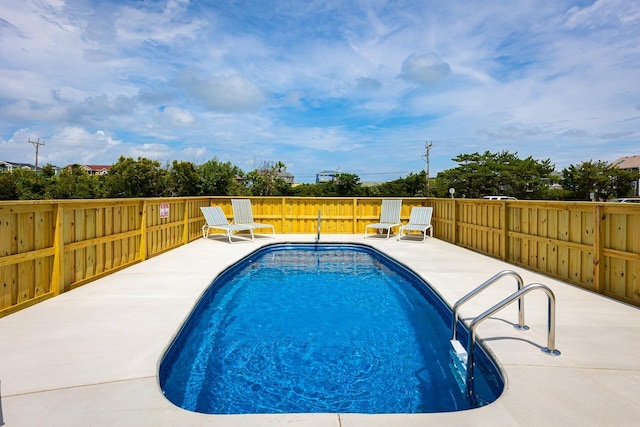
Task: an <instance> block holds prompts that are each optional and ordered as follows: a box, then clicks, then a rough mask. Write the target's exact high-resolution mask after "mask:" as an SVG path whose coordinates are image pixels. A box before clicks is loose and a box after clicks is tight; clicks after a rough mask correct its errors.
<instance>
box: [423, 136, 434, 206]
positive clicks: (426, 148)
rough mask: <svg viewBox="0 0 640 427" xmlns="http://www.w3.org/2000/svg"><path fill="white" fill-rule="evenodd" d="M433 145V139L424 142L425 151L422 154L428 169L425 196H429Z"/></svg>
mask: <svg viewBox="0 0 640 427" xmlns="http://www.w3.org/2000/svg"><path fill="white" fill-rule="evenodd" d="M432 146H433V142H431V141H427V142H425V144H424V149H425V153H424V155H423V156H422V158H423V159H424V160H426V161H427V169H426V177H425V179H426V184H427V185H426V192H425V196H427V197H429V152H430V151H431V147H432Z"/></svg>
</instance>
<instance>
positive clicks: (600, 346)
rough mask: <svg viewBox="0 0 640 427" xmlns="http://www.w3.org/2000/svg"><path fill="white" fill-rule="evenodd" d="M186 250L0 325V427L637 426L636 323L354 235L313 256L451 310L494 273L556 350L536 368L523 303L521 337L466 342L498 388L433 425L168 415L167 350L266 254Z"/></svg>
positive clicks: (490, 297) (539, 358)
mask: <svg viewBox="0 0 640 427" xmlns="http://www.w3.org/2000/svg"><path fill="white" fill-rule="evenodd" d="M315 237H316V236H315V235H277V236H276V239H275V240H274V239H270V238H263V237H258V238H257V239H256V241H254V242H248V243H237V244H229V243H228V241H226V240H225V239H218V238H215V237H214V238H210V239H208V240H204V239H199V240H197V241H195V242H192V243H190V244H188V245H185V246H183V247H180V248H178V249H174V250H172V251H169V252H167V253H164V254H162V255H159V256H157V257H154V258H152V259H150V260H147V261H145V262H143V263H140V264H136V265H134V266H132V267H129V268H127V269H124V270H121V271H118V272H116V273H114V274H111V275H109V276H106V277H104V278H101V279H99V280H97V281H95V282H92V283H89V284H87V285H84V286H82V287H80V288H78V289H75V290H73V291H71V292H68V293H65V294H62V295H60V296H58V297H56V298H53V299H50V300H47V301H44V302H42V303H40V304H38V305H36V306H33V307H30V308H28V309H25V310H22V311H20V312H17V313H14V314H12V315H9V316H7V317H5V318H2V319H0V337H2V338H1V339H0V425H3V423H4V424H7V425H18V426H19V425H58V424H64V425H68V426H76V425H78V426H80V425H83V426H84V425H96V424H104V425H132V426H133V425H136V426H140V425H195V426H198V425H210V424H215V425H221V426H237V425H256V426H259V425H272V424H287V425H293V426H342V427H344V426H365V425H366V426H383V425H385V426H386V425H398V424H402V425H405V426H419V425H429V424H437V425H443V426H448V425H451V426H454V425H455V426H459V425H486V424H491V425H505V426H507V425H509V426H514V425H521V426H527V425H540V424H547V425H576V426H577V425H580V426H585V425H613V424H615V425H623V426H624V425H635V422H637V419H639V418H640V393H638V392H637V391H638V390H640V361H639V360H638V359H637V357H636V356H637V355H638V354H640V340H639V339H638V337H640V309H638V308H636V307H632V306H629V305H626V304H623V303H619V302H616V301H613V300H611V299H609V298H606V297H603V296H600V295H596V294H594V293H592V292H588V291H585V290H582V289H580V288H578V287H575V286H572V285H569V284H567V283H564V282H561V281H558V280H555V279H552V278H549V277H546V276H543V275H541V274H538V273H535V272H532V271H529V270H526V269H523V268H519V267H516V266H513V265H510V264H506V263H503V262H501V261H499V260H496V259H493V258H490V257H486V256H484V255H480V254H477V253H474V252H472V251H469V250H466V249H464V248H460V247H457V246H454V245H451V244H448V243H446V242H443V241H440V240H438V239H433V238H428V239H427V241H426V242H425V243H422V242H420V241H403V242H398V241H397V240H395V239H389V240H386V239H382V238H376V237H373V238H367V239H366V240H365V239H363V238H362V236H361V235H331V236H322V241H323V242H325V241H326V242H336V243H340V242H345V243H347V242H348V243H359V244H365V245H369V246H372V247H374V248H376V249H378V250H380V251H382V252H384V253H385V254H387V255H389V256H390V257H392V258H394V259H396V260H397V261H399V262H401V263H403V264H404V265H406V266H408V267H409V268H411V269H412V270H413V271H414V272H416V273H417V274H418V275H420V276H422V277H423V278H424V279H425V280H426V281H427V282H428V283H429V284H430V285H432V286H433V287H434V289H435V290H436V291H437V292H438V294H439V295H440V296H441V297H442V298H444V299H445V301H447V303H448V304H450V305H453V303H454V302H455V301H456V300H457V299H458V298H460V297H461V296H463V295H464V294H465V293H466V292H468V291H469V290H471V289H473V288H474V287H475V286H477V285H478V284H480V283H482V282H483V281H484V280H486V279H487V278H488V277H490V276H492V275H493V274H495V273H496V272H498V271H501V270H504V269H512V270H515V271H517V272H518V273H520V274H521V275H522V276H523V278H524V279H525V283H526V284H529V283H534V282H540V283H544V284H545V285H547V286H549V287H550V288H551V289H552V290H553V292H554V293H555V294H556V298H557V301H558V306H557V313H556V327H557V332H556V347H557V348H558V349H559V350H560V351H561V352H562V355H561V356H558V357H553V356H549V355H546V354H544V353H543V352H541V351H540V348H541V347H543V346H544V345H546V344H545V343H546V330H547V302H546V296H545V295H543V294H542V293H540V294H539V295H535V294H534V293H532V294H530V295H528V296H527V297H526V323H527V325H529V326H530V330H529V331H519V330H517V329H515V328H513V327H512V324H513V323H515V322H516V319H517V312H516V308H515V306H510V307H507V308H505V309H504V310H502V311H500V312H499V313H497V314H496V315H495V316H492V318H490V319H488V320H487V321H485V322H483V324H482V325H481V326H480V327H479V328H478V335H479V337H480V338H481V339H483V341H484V343H485V345H486V347H487V348H488V350H489V351H490V352H491V353H492V354H494V355H495V357H496V358H497V361H498V363H499V365H500V367H501V368H502V369H503V372H504V375H505V383H506V385H505V391H504V393H503V395H502V396H501V397H500V398H498V400H497V401H496V402H494V403H492V404H490V405H488V406H485V407H482V408H479V409H473V410H468V411H461V412H452V413H437V414H383V415H367V414H267V415H204V414H196V413H191V412H188V411H185V410H182V409H180V408H177V407H175V406H174V405H172V404H171V403H170V402H168V401H167V400H166V399H165V398H164V397H163V396H162V393H161V391H160V389H159V387H158V380H157V370H158V369H157V368H158V364H159V362H160V359H161V357H162V354H163V353H164V350H165V349H166V348H167V346H168V345H169V343H170V341H171V339H172V337H173V336H175V334H176V333H177V331H178V327H179V326H180V325H181V324H182V322H183V321H184V319H185V318H186V316H187V315H188V314H189V312H190V310H191V308H192V307H193V304H195V302H196V301H197V299H198V298H199V296H200V295H201V294H202V292H203V291H204V289H205V288H206V287H207V286H208V285H209V283H210V282H211V280H212V279H213V278H214V277H215V276H216V275H217V274H218V273H219V272H221V271H222V270H224V269H225V268H227V267H228V266H230V265H231V264H233V263H234V262H235V261H236V260H238V259H240V258H241V257H243V256H245V255H246V254H248V253H250V252H252V251H254V250H255V249H257V248H258V247H261V246H264V245H267V244H271V243H274V242H282V243H287V242H292V243H293V242H307V243H309V242H313V241H314V239H315ZM514 287H515V285H513V286H511V285H509V284H508V283H507V284H505V285H504V286H503V285H496V286H492V287H491V288H489V289H487V290H486V291H484V292H482V293H481V294H480V295H478V297H477V298H475V299H474V300H472V301H470V302H469V303H467V304H465V305H464V306H463V309H462V310H461V315H462V317H463V318H465V319H466V320H467V321H468V320H469V318H470V317H471V316H474V315H477V314H478V313H480V312H482V311H484V310H485V309H486V308H488V307H489V306H491V305H493V304H494V303H495V302H497V301H499V300H501V299H502V298H504V297H505V296H506V295H509V294H510V293H511V292H513V290H514V289H513V288H514Z"/></svg>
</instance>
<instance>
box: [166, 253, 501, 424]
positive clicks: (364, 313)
mask: <svg viewBox="0 0 640 427" xmlns="http://www.w3.org/2000/svg"><path fill="white" fill-rule="evenodd" d="M450 322H451V310H450V308H449V307H448V306H447V305H446V304H445V303H444V302H443V301H442V300H441V299H440V298H439V297H438V295H437V294H436V293H435V292H434V291H433V290H432V289H431V288H430V287H429V286H428V284H426V283H425V282H424V281H422V280H421V279H420V278H419V277H418V276H417V275H415V274H414V273H413V272H411V271H410V270H408V269H407V268H405V267H404V266H402V265H401V264H399V263H397V262H396V261H394V260H392V259H391V258H389V257H387V256H385V255H384V254H382V253H381V252H379V251H377V250H375V249H372V248H370V247H368V246H363V245H352V244H340V245H333V244H275V245H270V246H267V247H264V248H262V249H259V250H257V251H256V252H254V253H252V254H250V255H249V256H247V257H246V258H244V259H243V260H241V261H240V262H239V263H237V264H236V265H234V266H233V267H231V268H229V269H227V270H226V271H225V272H223V273H222V274H221V275H220V276H219V277H218V278H217V279H216V280H214V281H213V282H212V284H211V286H210V287H209V289H208V290H207V291H206V292H205V293H204V294H203V296H202V297H201V299H200V301H199V302H198V303H197V304H196V306H195V308H194V310H193V311H192V313H191V315H190V316H189V318H188V319H187V321H186V322H185V324H184V325H183V326H182V328H181V329H180V331H179V333H178V334H177V336H176V338H175V339H174V340H173V342H172V343H171V345H170V346H169V348H168V350H167V352H166V353H165V355H164V357H163V359H162V361H161V364H160V370H159V382H160V387H161V389H162V391H163V393H164V394H165V396H166V397H167V398H168V399H169V400H170V401H171V402H173V403H174V404H175V405H177V406H180V407H182V408H185V409H187V410H190V411H195V412H202V413H210V414H247V413H282V412H288V413H301V412H334V413H337V412H340V413H370V414H374V413H425V412H448V411H456V410H464V409H470V408H474V407H477V406H482V405H484V404H487V403H490V402H492V401H494V400H495V399H497V397H498V396H499V395H500V394H501V392H502V390H503V387H504V383H503V380H502V376H501V374H500V372H499V370H498V369H497V368H496V365H495V364H494V363H493V362H492V360H491V359H490V358H489V357H488V356H487V355H486V353H485V352H484V351H483V350H482V348H481V346H479V347H478V348H477V355H476V367H475V369H476V371H475V380H474V381H475V382H474V393H473V394H472V395H471V396H468V395H467V393H466V392H465V391H466V390H465V389H464V387H463V386H461V384H460V376H459V373H458V372H457V370H456V369H455V368H454V367H453V366H452V364H451V362H450V354H449V347H450V343H449V339H450V333H451V332H450V326H449V325H450ZM461 332H462V335H463V336H464V334H465V333H466V330H465V329H463V330H462V331H461Z"/></svg>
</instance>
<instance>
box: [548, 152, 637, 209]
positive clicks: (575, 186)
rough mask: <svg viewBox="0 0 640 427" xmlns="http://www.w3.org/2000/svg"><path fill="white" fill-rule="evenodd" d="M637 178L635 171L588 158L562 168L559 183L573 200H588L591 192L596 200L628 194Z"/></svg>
mask: <svg viewBox="0 0 640 427" xmlns="http://www.w3.org/2000/svg"><path fill="white" fill-rule="evenodd" d="M637 179H638V173H637V172H632V171H629V170H624V169H618V168H617V167H614V166H611V165H609V164H608V163H607V162H604V161H601V160H598V161H593V160H589V161H586V162H582V163H580V164H578V165H569V167H567V168H565V169H563V170H562V178H561V180H560V183H561V185H562V188H564V189H566V190H569V191H570V192H571V198H572V199H574V200H590V198H591V197H590V196H591V193H593V194H594V197H595V199H596V200H608V199H610V198H612V197H624V196H628V195H629V194H630V193H631V192H632V182H633V181H634V180H637Z"/></svg>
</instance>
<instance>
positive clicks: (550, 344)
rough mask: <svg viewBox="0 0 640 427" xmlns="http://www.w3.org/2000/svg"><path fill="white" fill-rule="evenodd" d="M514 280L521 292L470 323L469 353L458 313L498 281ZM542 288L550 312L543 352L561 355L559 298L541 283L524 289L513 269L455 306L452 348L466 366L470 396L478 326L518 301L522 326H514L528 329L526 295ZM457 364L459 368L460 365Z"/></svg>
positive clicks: (519, 324)
mask: <svg viewBox="0 0 640 427" xmlns="http://www.w3.org/2000/svg"><path fill="white" fill-rule="evenodd" d="M508 276H511V277H514V278H515V279H516V281H517V282H518V290H517V291H516V292H514V293H513V294H511V295H509V296H508V297H506V298H505V299H503V300H502V301H500V302H499V303H497V304H496V305H494V306H493V307H491V308H489V309H488V310H486V311H484V312H483V313H481V314H479V315H478V316H476V317H475V318H474V319H473V320H472V321H471V323H470V324H469V339H468V340H467V350H465V349H464V347H463V346H462V344H461V343H460V342H459V341H458V319H459V314H458V311H459V309H460V306H461V305H462V304H464V303H466V302H467V301H469V300H470V299H471V298H473V297H474V296H476V295H478V294H479V293H480V292H482V291H483V290H485V289H486V288H488V287H489V286H491V285H493V284H494V283H496V282H497V281H498V280H500V279H502V278H503V277H508ZM536 289H539V290H541V291H543V292H544V293H545V294H546V295H547V299H548V311H547V346H546V347H544V348H542V351H543V352H545V353H547V354H550V355H553V356H559V355H560V351H559V350H557V349H556V348H555V339H556V298H555V295H554V294H553V292H552V291H551V289H549V288H548V287H547V286H545V285H543V284H541V283H531V284H530V285H527V286H524V281H523V280H522V277H521V276H520V275H519V274H518V273H516V272H515V271H512V270H504V271H501V272H499V273H497V274H496V275H494V276H493V277H491V278H489V279H487V281H485V282H484V283H482V284H481V285H480V286H478V287H477V288H475V289H474V290H472V291H471V292H469V293H468V294H466V295H465V296H463V297H462V298H460V299H459V300H458V301H457V302H456V303H455V304H454V305H453V321H452V325H451V347H452V352H453V354H454V355H455V356H456V358H457V359H458V361H459V362H461V363H462V370H463V371H466V375H465V382H466V389H467V393H471V392H472V391H473V367H474V355H475V343H476V328H477V327H478V325H479V324H480V323H481V322H482V321H483V320H485V319H486V318H488V317H489V316H492V315H494V314H495V313H497V312H498V311H500V310H502V309H503V308H504V307H506V306H507V305H509V304H511V303H512V302H514V301H515V300H518V324H517V325H514V327H515V328H517V329H522V330H528V329H529V327H528V326H527V325H525V323H524V296H525V295H526V294H528V293H529V292H531V291H533V290H536ZM456 365H458V364H457V363H456Z"/></svg>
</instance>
